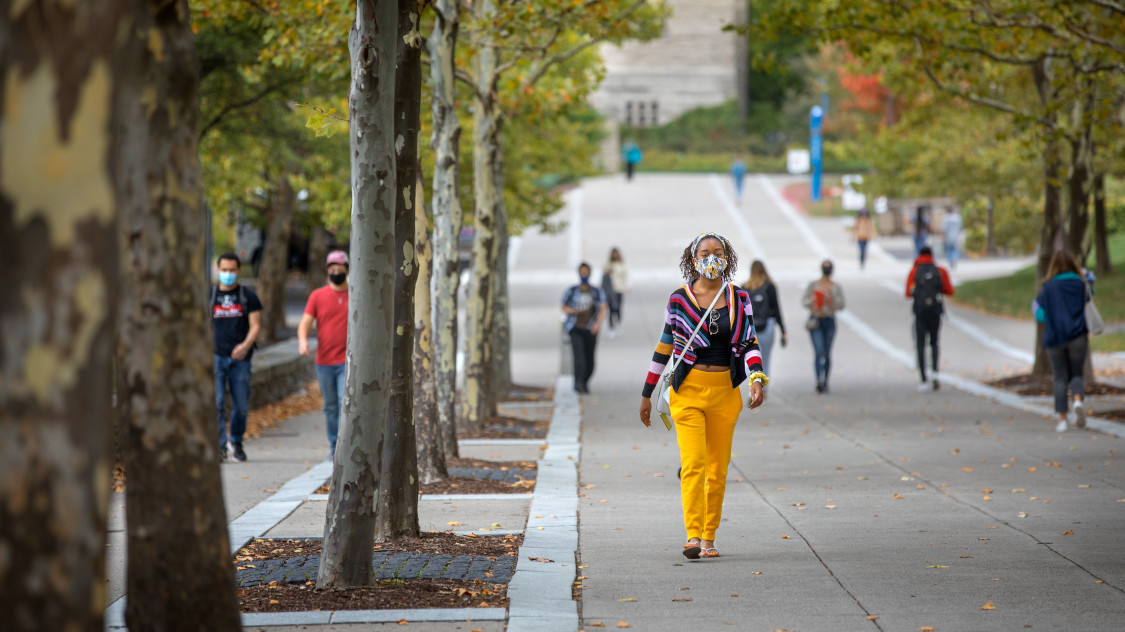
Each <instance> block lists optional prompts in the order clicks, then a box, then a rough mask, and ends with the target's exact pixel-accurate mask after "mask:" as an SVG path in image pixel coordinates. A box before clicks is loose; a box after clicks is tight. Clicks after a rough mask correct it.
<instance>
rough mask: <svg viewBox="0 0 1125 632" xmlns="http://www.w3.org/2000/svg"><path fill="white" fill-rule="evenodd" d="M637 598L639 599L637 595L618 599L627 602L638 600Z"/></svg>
mask: <svg viewBox="0 0 1125 632" xmlns="http://www.w3.org/2000/svg"><path fill="white" fill-rule="evenodd" d="M636 600H637V598H636V597H626V598H624V599H618V601H625V602H629V601H636Z"/></svg>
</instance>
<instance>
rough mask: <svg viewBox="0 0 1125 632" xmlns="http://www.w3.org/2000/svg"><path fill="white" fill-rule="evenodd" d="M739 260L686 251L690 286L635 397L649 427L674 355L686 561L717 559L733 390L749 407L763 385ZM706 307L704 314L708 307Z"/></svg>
mask: <svg viewBox="0 0 1125 632" xmlns="http://www.w3.org/2000/svg"><path fill="white" fill-rule="evenodd" d="M737 269H738V255H737V254H735V252H734V249H733V248H731V246H730V242H728V241H727V240H726V239H725V238H723V237H721V236H719V235H717V234H715V233H704V234H702V235H700V236H698V237H696V238H695V240H694V241H693V242H692V243H691V244H690V245H688V247H687V248H685V249H684V253H683V255H682V257H681V259H680V271H681V272H682V273H683V275H684V278H685V279H686V280H687V281H688V283H687V284H686V285H684V286H682V287H680V288H679V289H677V290H676V291H675V292H673V293H672V295H671V297H669V299H668V305H667V308H666V313H665V318H664V332H663V334H662V335H661V337H660V342H659V344H657V346H656V351H655V352H654V353H653V356H652V366H651V368H650V369H649V373H648V376H647V377H646V378H645V384H644V387H643V388H642V390H641V407H640V417H641V423H643V424H644V425H645V426H646V427H648V426H651V424H652V421H651V415H652V400H651V397H652V392H653V391H654V390H655V389H656V385H657V382H658V381H659V380H660V376H661V374H662V373H663V372H664V368H665V366H666V365H667V364H668V360H669V359H670V358H671V357H672V356H673V355H675V356H676V362H677V363H675V364H674V368H673V373H672V377H671V388H670V389H669V392H668V395H669V408H670V409H671V413H672V419H673V420H674V421H675V424H676V441H677V443H678V444H679V447H680V495H681V502H682V504H683V512H684V529H685V530H686V531H687V544H685V545H684V547H683V554H684V555H685V556H686V557H688V558H689V559H696V558H698V557H700V556H703V557H719V551H718V550H717V549H716V548H715V531H716V529H718V528H719V521H720V520H721V519H722V513H723V497H724V495H725V494H726V482H727V466H728V465H729V464H730V453H731V443H732V441H733V438H734V426H735V423H736V422H737V421H738V416H739V414H740V413H741V412H742V408H743V406H744V404H743V400H742V394H741V392H740V391H739V386H740V385H741V384H742V383H743V382H746V381H747V380H749V381H750V404H749V406H750V408H757V407H758V406H760V405H761V404H762V401H763V390H762V389H763V387H764V386H765V385H766V384H767V383H768V382H769V378H767V377H766V374H765V372H764V371H763V370H762V354H761V352H760V351H759V349H758V342H757V340H756V339H755V337H754V328H753V326H752V325H753V322H754V320H753V318H754V316H753V313H752V307H751V305H750V297H749V295H747V293H746V291H745V290H743V289H741V288H738V287H736V286H735V285H734V284H732V283H731V282H730V281H731V278H732V277H733V276H734V273H735V272H736V271H737ZM708 305H709V306H711V307H710V308H707V307H706V306H708Z"/></svg>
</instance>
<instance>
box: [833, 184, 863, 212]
mask: <svg viewBox="0 0 1125 632" xmlns="http://www.w3.org/2000/svg"><path fill="white" fill-rule="evenodd" d="M840 204H841V205H843V207H844V210H845V211H859V210H862V209H863V207H865V206H867V196H866V195H864V194H862V193H860V192H859V191H856V190H855V189H853V188H851V187H848V188H846V189H844V193H843V195H841V196H840Z"/></svg>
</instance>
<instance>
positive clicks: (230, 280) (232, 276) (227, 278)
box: [219, 272, 238, 285]
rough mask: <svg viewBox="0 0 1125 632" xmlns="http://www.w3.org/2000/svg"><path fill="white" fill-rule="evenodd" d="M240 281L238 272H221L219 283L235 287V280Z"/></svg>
mask: <svg viewBox="0 0 1125 632" xmlns="http://www.w3.org/2000/svg"><path fill="white" fill-rule="evenodd" d="M237 279H238V273H237V272H220V273H219V283H221V284H223V285H234V282H235V280H237Z"/></svg>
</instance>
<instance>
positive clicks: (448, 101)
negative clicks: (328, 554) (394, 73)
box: [427, 0, 462, 467]
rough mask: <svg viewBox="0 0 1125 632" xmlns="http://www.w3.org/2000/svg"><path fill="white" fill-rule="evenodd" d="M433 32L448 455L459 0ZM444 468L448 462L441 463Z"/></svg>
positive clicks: (437, 351) (441, 388)
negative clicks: (456, 53) (456, 56)
mask: <svg viewBox="0 0 1125 632" xmlns="http://www.w3.org/2000/svg"><path fill="white" fill-rule="evenodd" d="M432 6H433V9H434V16H435V17H434V31H433V34H432V35H431V36H430V37H429V39H428V40H427V47H428V49H429V54H430V79H431V81H430V83H431V85H432V86H433V90H432V98H431V103H432V112H433V128H434V131H433V137H432V138H431V140H430V147H431V148H432V149H433V151H434V180H433V192H432V197H433V207H434V208H433V215H434V278H433V283H432V286H431V287H432V288H433V319H432V320H433V341H434V375H435V384H434V393H435V397H436V399H437V415H438V424H439V425H440V426H441V438H442V442H443V444H444V447H445V453H446V455H447V456H450V457H457V456H458V455H459V452H458V449H457V408H456V404H457V344H458V331H457V302H458V300H457V298H458V297H457V294H458V291H459V286H460V282H461V278H460V260H459V256H458V239H459V237H460V234H461V222H462V211H461V199H460V197H459V195H458V190H457V186H458V184H459V176H458V169H457V164H458V163H457V160H458V153H459V145H460V139H461V121H460V120H459V119H458V116H457V103H456V85H455V84H456V78H455V75H454V64H453V61H454V55H455V52H456V45H457V31H458V27H459V24H460V16H459V11H460V2H459V0H434V3H433V5H432ZM443 467H444V464H443Z"/></svg>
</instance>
